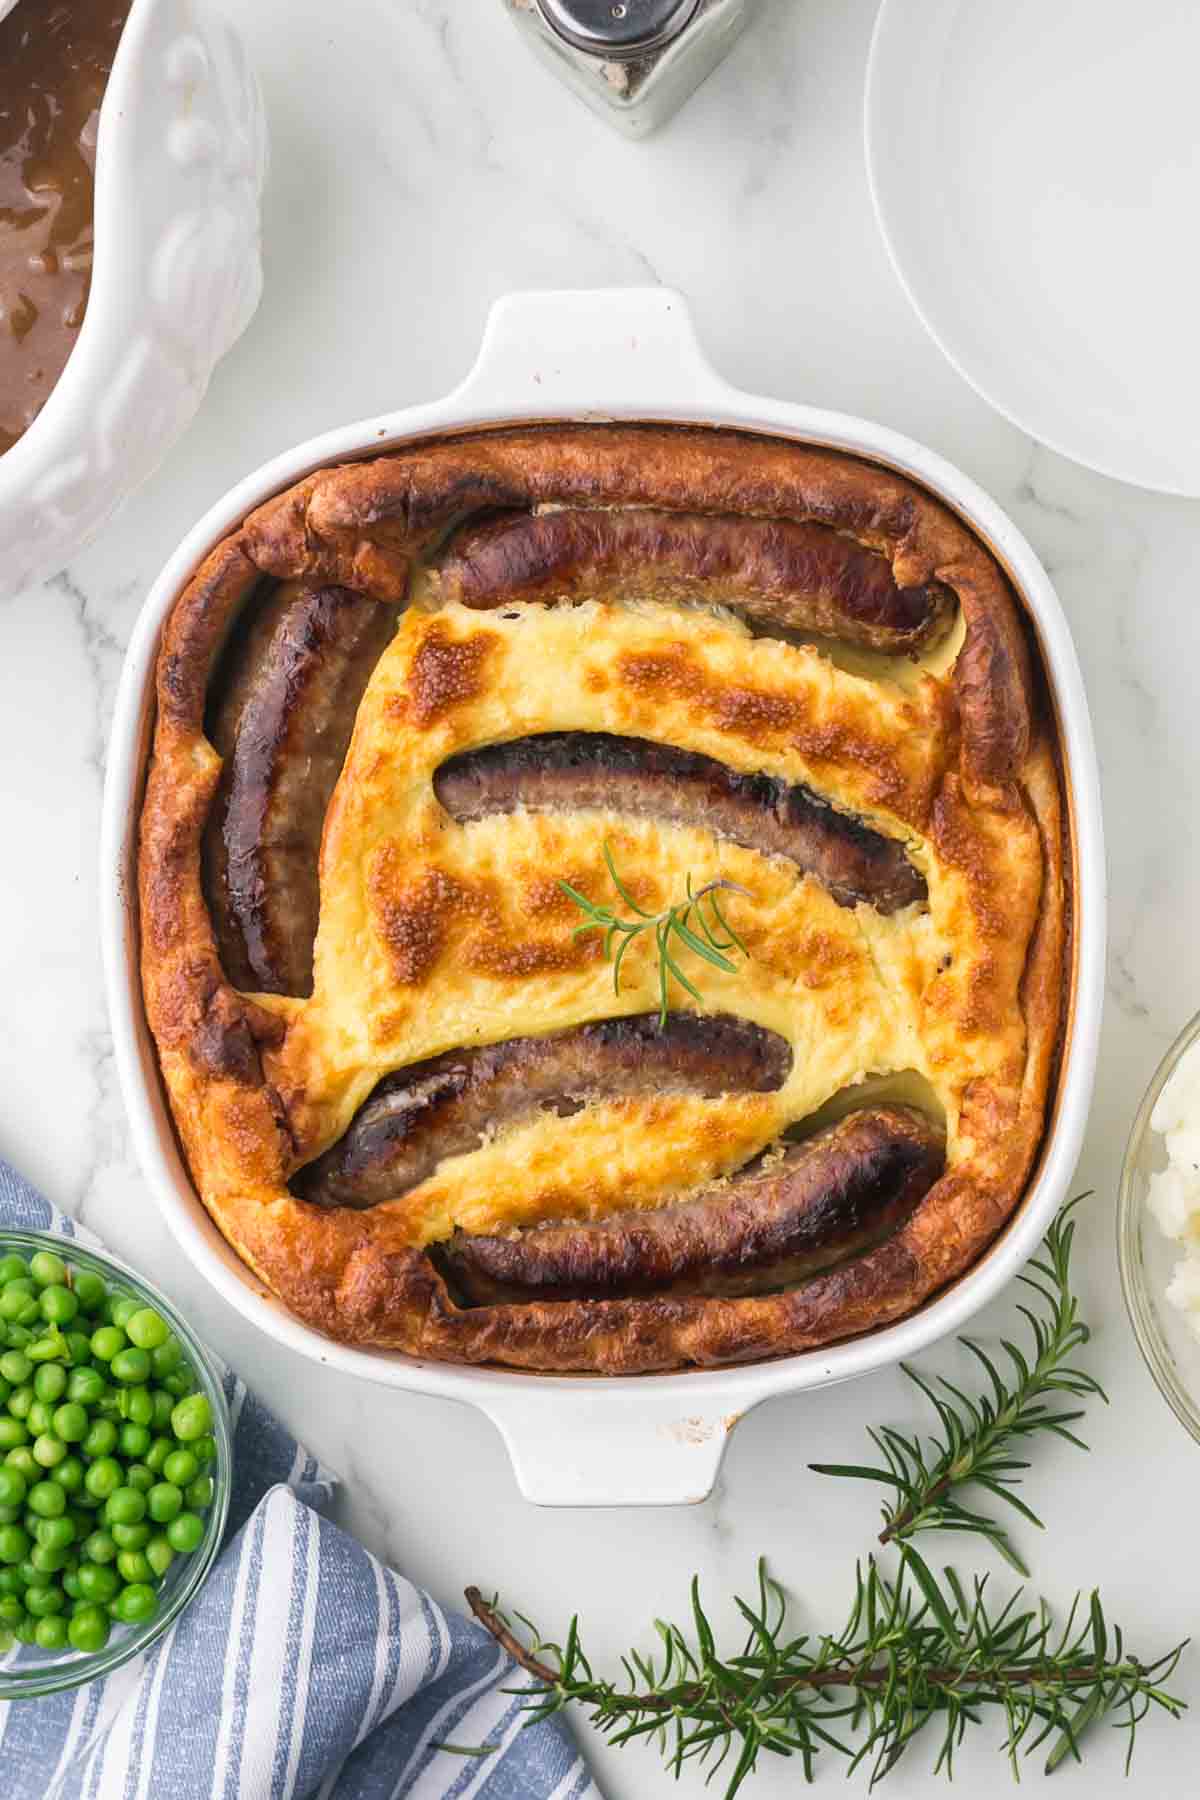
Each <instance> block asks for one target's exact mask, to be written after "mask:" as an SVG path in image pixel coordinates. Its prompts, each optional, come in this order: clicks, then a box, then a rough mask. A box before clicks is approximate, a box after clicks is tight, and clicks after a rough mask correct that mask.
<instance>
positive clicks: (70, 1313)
mask: <svg viewBox="0 0 1200 1800" xmlns="http://www.w3.org/2000/svg"><path fill="white" fill-rule="evenodd" d="M39 1305H40V1306H41V1309H42V1317H43V1319H45V1320H47V1321H48V1323H49V1324H51V1325H69V1324H70V1323H71V1320H72V1319H73V1318H74V1317H75V1315H76V1313H77V1312H78V1311H79V1302H78V1300H77V1299H76V1298H75V1296H74V1294H73V1293H72V1292H71V1290H70V1288H69V1287H59V1286H55V1287H44V1288H43V1289H42V1293H41V1299H40V1301H39Z"/></svg>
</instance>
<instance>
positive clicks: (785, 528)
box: [437, 508, 954, 654]
mask: <svg viewBox="0 0 1200 1800" xmlns="http://www.w3.org/2000/svg"><path fill="white" fill-rule="evenodd" d="M437 579H438V587H439V591H440V593H441V594H442V595H443V596H444V597H445V598H446V599H448V600H460V601H461V602H462V603H463V604H464V605H465V606H473V607H483V608H486V607H493V606H502V605H504V604H506V603H507V602H510V601H514V600H558V599H564V598H565V599H571V600H585V599H589V598H592V597H600V598H604V597H607V596H612V595H620V596H622V597H626V598H630V599H651V600H667V601H679V600H700V601H705V602H708V603H710V604H715V605H721V606H728V607H731V608H733V609H735V610H736V611H738V612H740V613H744V614H746V616H747V617H748V618H750V619H752V620H754V621H755V623H756V624H762V625H765V626H768V627H770V626H774V627H775V628H776V629H779V628H780V627H783V628H784V629H786V630H789V631H797V632H805V633H813V634H817V635H820V636H824V637H834V638H843V639H846V640H847V641H849V642H850V643H854V644H863V645H866V646H868V647H869V648H871V649H874V650H888V651H893V652H900V653H909V654H911V653H912V652H914V651H917V650H920V649H922V648H924V647H925V646H926V645H927V644H928V643H930V642H931V641H932V640H933V639H934V638H936V637H937V636H938V635H939V634H940V633H941V632H942V631H943V630H944V629H945V627H946V625H947V624H948V623H949V621H950V619H951V617H952V615H953V610H954V597H953V595H952V594H951V593H950V592H949V590H948V589H946V588H943V587H941V586H939V585H938V584H937V583H936V582H934V583H930V584H929V585H927V586H922V587H907V588H901V587H897V586H896V580H895V577H894V575H893V574H892V565H891V563H890V562H889V561H888V558H887V557H886V556H884V555H883V554H882V552H881V551H878V550H872V549H870V548H868V547H867V546H866V545H863V544H859V543H857V542H856V541H855V540H854V539H853V538H851V537H847V536H845V534H844V533H842V532H840V531H834V530H833V529H832V528H831V527H830V526H828V525H816V524H808V523H801V522H797V521H795V520H791V519H755V518H735V517H732V516H728V515H726V516H723V517H713V516H705V515H702V514H694V513H672V512H652V511H649V510H646V509H642V508H631V509H628V510H625V511H614V512H606V511H600V510H597V511H574V510H563V511H560V512H546V513H515V514H512V513H510V514H506V515H504V516H503V517H501V518H498V519H490V520H488V521H487V522H486V523H484V524H481V525H473V526H468V527H466V528H464V529H463V530H462V531H460V532H458V533H457V534H456V535H455V536H454V537H453V538H452V539H451V541H450V544H449V546H448V548H447V550H446V552H445V554H444V555H443V557H442V558H441V561H440V566H439V570H438V577H437Z"/></svg>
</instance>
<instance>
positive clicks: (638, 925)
mask: <svg viewBox="0 0 1200 1800" xmlns="http://www.w3.org/2000/svg"><path fill="white" fill-rule="evenodd" d="M604 861H605V865H606V867H607V869H608V873H609V875H610V877H611V879H612V884H613V886H614V887H615V888H616V890H617V894H618V895H619V897H620V898H621V900H623V901H624V903H625V905H626V906H627V907H628V908H629V909H630V911H631V912H633V913H634V914H635V915H636V917H635V918H633V919H627V918H621V917H620V916H619V915H618V914H617V913H615V912H614V911H613V909H612V908H611V907H609V906H603V905H600V904H599V903H598V902H596V901H593V900H589V899H588V897H587V895H586V894H581V893H580V891H579V889H578V888H575V887H572V886H571V883H570V882H569V881H562V880H560V881H559V883H558V885H559V888H560V889H561V890H562V892H563V893H564V894H565V895H566V896H567V898H568V899H569V900H571V901H573V902H574V904H575V905H576V906H577V907H578V908H579V910H580V911H581V912H582V913H584V914H585V915H586V917H585V919H584V922H583V924H582V925H576V926H575V928H574V931H573V932H572V936H573V937H582V936H583V935H584V934H585V933H587V932H589V931H599V932H601V933H602V934H603V950H604V960H605V961H606V962H608V961H609V960H610V959H611V960H612V965H613V992H614V993H615V994H619V993H620V991H621V964H622V962H623V960H624V957H625V952H626V951H627V950H628V949H629V946H630V945H631V944H632V943H633V941H634V939H635V938H637V937H640V936H641V935H642V933H643V932H653V934H654V943H655V951H656V956H657V968H658V998H659V1023H660V1024H661V1025H665V1024H666V1022H667V1013H668V1011H669V1004H670V991H671V983H672V981H674V982H676V983H677V984H678V985H679V986H680V987H681V988H682V989H683V990H684V992H685V993H687V994H690V995H691V997H692V999H693V1000H695V1001H696V1002H697V1003H698V1004H701V1005H702V1004H703V999H704V996H703V995H702V994H701V992H700V990H699V988H698V987H697V986H696V985H695V983H694V982H693V981H692V980H691V978H690V977H689V976H688V975H687V974H686V973H685V972H684V970H683V969H681V968H680V966H679V963H678V962H677V961H676V959H675V957H674V956H673V955H672V954H671V940H672V938H675V939H676V940H677V941H678V943H679V944H681V945H682V946H683V948H684V949H685V950H688V951H690V952H691V954H692V955H693V956H698V957H700V959H701V961H703V962H706V963H710V964H711V965H712V967H713V968H714V969H720V970H721V971H722V972H723V973H724V974H726V975H734V974H736V973H737V964H736V963H734V962H732V961H731V960H730V957H729V954H728V952H730V951H734V950H736V951H740V953H741V954H742V955H743V956H746V955H748V952H747V950H746V946H745V944H744V943H743V942H742V940H741V938H740V937H739V936H738V935H737V933H736V931H734V930H733V928H732V926H731V925H729V923H728V922H727V920H726V919H725V917H724V915H723V914H722V912H721V909H720V907H719V905H718V903H717V894H718V892H719V891H721V890H722V889H724V890H726V891H728V892H730V893H734V894H742V895H744V896H745V897H746V898H747V899H750V898H752V896H751V895H750V894H749V893H748V892H747V890H746V889H745V888H744V887H739V886H738V884H737V882H736V881H727V880H725V879H724V878H723V877H721V878H718V879H717V880H715V881H709V882H706V883H705V885H704V886H703V887H701V888H694V887H693V886H692V877H691V875H690V874H689V875H688V877H687V883H686V898H685V899H683V900H679V901H676V902H675V904H674V905H673V906H668V907H666V908H665V909H664V910H663V911H662V912H659V913H648V912H646V911H645V909H644V908H643V907H641V906H639V905H638V903H637V901H636V900H635V899H634V897H633V895H632V894H631V893H630V891H629V888H628V886H627V885H626V884H625V882H623V881H622V879H621V877H620V875H619V874H618V872H617V866H616V863H615V862H614V860H613V854H612V847H611V845H610V844H609V843H608V840H607V839H606V840H605V843H604ZM706 908H707V909H708V912H711V914H712V917H711V918H710V917H709V916H708V912H706ZM718 930H720V931H723V932H724V933H725V936H724V937H719V936H718V935H717V932H718ZM618 933H619V934H621V942H620V944H619V945H618V946H617V953H616V956H615V958H614V957H612V946H613V940H614V938H615V936H616V935H617V934H618Z"/></svg>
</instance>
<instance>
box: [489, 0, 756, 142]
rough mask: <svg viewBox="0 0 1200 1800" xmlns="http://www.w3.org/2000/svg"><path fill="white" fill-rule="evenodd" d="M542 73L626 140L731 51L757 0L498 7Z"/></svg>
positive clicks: (583, 1)
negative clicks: (544, 69)
mask: <svg viewBox="0 0 1200 1800" xmlns="http://www.w3.org/2000/svg"><path fill="white" fill-rule="evenodd" d="M504 3H505V6H506V7H507V9H508V11H509V13H510V14H511V16H512V19H513V22H514V23H515V24H516V25H517V26H518V28H519V29H520V30H521V31H522V32H523V33H524V35H525V39H526V42H527V43H528V44H529V46H530V48H531V49H533V50H534V51H535V52H536V54H537V55H538V56H540V57H541V59H542V60H543V62H545V63H546V65H547V67H548V68H550V69H552V70H553V71H554V73H555V74H556V75H557V76H558V77H559V79H560V80H562V81H565V82H566V84H567V86H568V87H569V88H570V89H571V91H572V92H573V93H575V94H578V96H579V98H580V99H581V100H583V101H584V102H585V103H586V104H587V105H588V106H590V107H591V108H592V110H593V112H598V113H599V114H600V116H601V117H602V118H605V119H607V120H608V121H609V123H610V124H612V125H615V126H616V127H617V129H618V130H619V131H623V132H625V133H626V134H627V135H628V136H629V137H645V136H646V135H647V134H648V133H649V132H651V131H654V130H656V129H657V127H658V126H659V125H661V124H663V123H664V121H665V120H667V119H669V118H670V117H671V115H672V113H674V112H676V111H677V110H678V108H679V107H681V106H682V105H683V103H684V101H685V100H686V99H687V98H688V97H689V95H691V94H693V93H695V91H696V89H697V88H698V87H699V86H700V83H701V82H702V81H704V80H705V79H706V78H707V77H708V76H709V75H711V73H712V71H713V70H714V69H715V68H716V66H717V64H718V63H719V62H720V61H721V58H722V57H723V56H725V55H726V53H727V52H728V51H729V50H730V49H731V48H732V45H733V42H734V39H735V38H736V37H737V35H738V33H739V32H740V31H741V29H742V27H743V25H745V24H746V22H747V20H748V18H749V15H750V11H751V8H752V6H753V5H754V4H755V0H504Z"/></svg>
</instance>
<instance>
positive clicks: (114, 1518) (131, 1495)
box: [104, 1487, 146, 1525]
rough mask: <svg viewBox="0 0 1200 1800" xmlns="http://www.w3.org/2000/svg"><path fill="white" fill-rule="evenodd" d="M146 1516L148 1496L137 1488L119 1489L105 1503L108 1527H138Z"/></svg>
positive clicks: (105, 1516)
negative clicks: (140, 1492)
mask: <svg viewBox="0 0 1200 1800" xmlns="http://www.w3.org/2000/svg"><path fill="white" fill-rule="evenodd" d="M145 1516H146V1496H145V1494H139V1493H138V1490H137V1489H136V1488H132V1487H118V1488H115V1489H114V1490H113V1492H112V1493H111V1494H110V1495H109V1496H108V1499H107V1500H106V1501H105V1502H104V1519H105V1523H106V1524H108V1525H137V1524H138V1523H139V1522H140V1521H141V1520H142V1519H144V1518H145Z"/></svg>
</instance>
